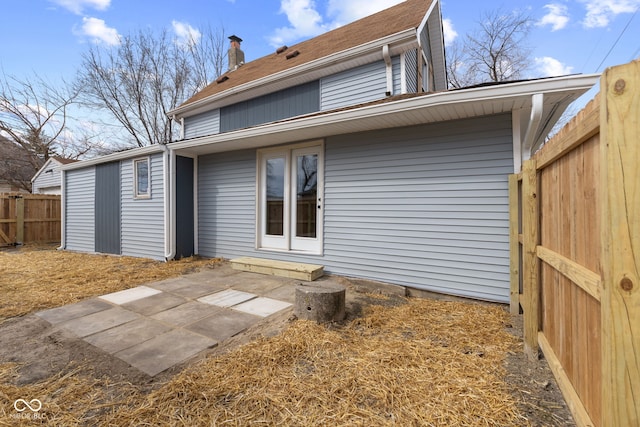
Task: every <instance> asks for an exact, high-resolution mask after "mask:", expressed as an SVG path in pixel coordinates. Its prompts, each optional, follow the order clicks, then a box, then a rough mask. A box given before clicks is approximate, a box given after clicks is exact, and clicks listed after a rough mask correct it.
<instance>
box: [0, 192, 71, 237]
mask: <svg viewBox="0 0 640 427" xmlns="http://www.w3.org/2000/svg"><path fill="white" fill-rule="evenodd" d="M60 236H61V202H60V196H56V195H44V194H20V193H3V194H0V245H13V244H17V243H55V242H59V241H60Z"/></svg>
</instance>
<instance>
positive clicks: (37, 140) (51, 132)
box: [0, 73, 84, 191]
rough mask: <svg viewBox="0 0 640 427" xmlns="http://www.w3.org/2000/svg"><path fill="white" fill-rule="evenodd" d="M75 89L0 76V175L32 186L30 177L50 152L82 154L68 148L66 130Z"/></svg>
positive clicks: (27, 186) (23, 186)
mask: <svg viewBox="0 0 640 427" xmlns="http://www.w3.org/2000/svg"><path fill="white" fill-rule="evenodd" d="M76 96H77V93H76V92H74V91H73V90H69V89H68V87H67V86H66V85H63V88H62V89H58V88H55V87H54V86H53V85H51V84H50V83H48V82H46V81H45V80H43V79H42V78H40V77H38V76H35V77H33V78H31V79H18V78H16V77H10V76H7V75H5V74H4V73H2V75H1V77H0V136H2V137H3V141H2V142H3V144H2V147H1V148H2V150H1V151H2V153H1V154H2V157H3V161H2V167H1V168H0V179H3V180H5V181H7V182H9V183H11V184H12V185H14V186H17V187H19V188H23V189H25V190H28V191H30V190H31V182H30V180H31V177H32V176H33V175H34V174H35V173H36V172H37V171H38V169H39V168H40V166H42V164H43V163H44V162H45V161H46V160H47V159H48V158H49V157H51V156H54V155H65V154H67V155H69V154H71V153H72V152H73V154H74V155H75V157H77V156H79V155H81V154H84V152H77V151H75V150H72V149H71V146H70V145H68V142H69V141H68V138H66V135H65V130H66V129H67V120H68V118H69V116H68V112H69V107H70V105H71V104H72V103H73V102H74V99H75V98H76Z"/></svg>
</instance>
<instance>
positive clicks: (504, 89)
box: [169, 74, 599, 154]
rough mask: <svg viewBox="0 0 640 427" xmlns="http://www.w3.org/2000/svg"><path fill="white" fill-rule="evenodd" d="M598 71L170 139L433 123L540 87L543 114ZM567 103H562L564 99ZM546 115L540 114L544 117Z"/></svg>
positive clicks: (213, 144) (214, 141) (524, 103)
mask: <svg viewBox="0 0 640 427" xmlns="http://www.w3.org/2000/svg"><path fill="white" fill-rule="evenodd" d="M598 78H599V74H591V75H578V76H565V77H557V78H549V79H541V80H532V81H526V82H518V83H510V84H498V85H494V86H485V87H478V88H470V89H462V90H455V91H448V92H439V93H434V94H430V95H424V96H418V97H414V98H408V99H403V100H398V101H391V102H387V103H382V104H374V105H368V106H363V107H359V108H353V109H348V110H341V111H335V112H328V113H325V114H314V115H308V116H303V117H300V118H296V119H291V120H286V121H281V122H275V123H269V124H265V125H260V126H255V127H251V128H247V129H241V130H236V131H231V132H226V133H221V134H215V135H210V136H204V137H199V138H194V139H191V140H186V141H180V142H174V143H171V144H170V145H169V147H170V148H171V149H174V150H185V151H187V152H189V153H192V154H206V153H215V152H223V151H231V150H239V149H248V148H258V147H266V146H270V145H277V144H284V143H289V142H294V141H303V140H306V139H314V138H323V137H327V136H332V135H340V134H346V133H354V132H363V131H368V130H376V129H385V128H393V127H401V126H412V125H420V124H427V123H436V122H443V121H449V120H457V119H464V118H471V117H480V116H486V115H493V114H501V113H510V112H511V111H513V110H518V109H522V108H530V106H531V96H532V95H534V94H536V93H544V105H545V114H548V112H551V111H552V110H553V108H552V107H553V106H554V105H556V104H566V103H568V102H569V101H573V100H575V99H576V98H578V97H579V96H580V95H582V94H583V93H584V92H586V91H587V90H589V89H590V88H591V87H592V86H593V85H594V84H595V83H596V82H597V80H598ZM565 107H566V105H565ZM547 120H548V117H546V116H545V117H543V121H547Z"/></svg>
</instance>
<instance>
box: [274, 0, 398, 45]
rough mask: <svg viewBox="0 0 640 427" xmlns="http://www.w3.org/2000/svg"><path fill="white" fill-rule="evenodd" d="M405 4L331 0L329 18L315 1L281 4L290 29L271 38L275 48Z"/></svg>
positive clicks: (394, 0)
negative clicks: (324, 15) (322, 12)
mask: <svg viewBox="0 0 640 427" xmlns="http://www.w3.org/2000/svg"><path fill="white" fill-rule="evenodd" d="M402 1H403V0H329V2H328V6H327V11H326V15H327V16H326V17H323V16H322V14H321V13H320V12H319V10H318V8H317V6H316V2H315V1H314V0H281V1H280V13H283V14H285V15H286V16H287V20H288V21H289V26H287V27H281V28H277V29H276V30H275V31H274V32H273V34H272V35H271V36H270V37H269V43H270V44H271V45H272V46H274V47H277V46H282V45H283V44H287V43H291V42H295V41H297V40H299V39H301V38H309V37H314V36H317V35H318V34H321V33H324V32H326V31H329V30H332V29H334V28H337V27H339V26H341V25H344V24H347V23H349V22H353V21H355V20H357V19H360V18H363V17H365V16H368V15H371V14H373V13H376V12H379V11H381V10H383V9H386V8H388V7H391V6H393V5H396V4H398V3H401V2H402Z"/></svg>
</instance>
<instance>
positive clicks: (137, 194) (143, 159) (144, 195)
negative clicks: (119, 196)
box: [132, 157, 151, 199]
mask: <svg viewBox="0 0 640 427" xmlns="http://www.w3.org/2000/svg"><path fill="white" fill-rule="evenodd" d="M141 162H146V163H147V191H146V192H145V193H141V192H140V191H139V189H138V163H141ZM132 165H133V198H134V199H150V198H151V158H150V157H140V158H137V159H133V161H132Z"/></svg>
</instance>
